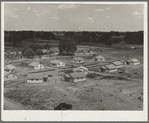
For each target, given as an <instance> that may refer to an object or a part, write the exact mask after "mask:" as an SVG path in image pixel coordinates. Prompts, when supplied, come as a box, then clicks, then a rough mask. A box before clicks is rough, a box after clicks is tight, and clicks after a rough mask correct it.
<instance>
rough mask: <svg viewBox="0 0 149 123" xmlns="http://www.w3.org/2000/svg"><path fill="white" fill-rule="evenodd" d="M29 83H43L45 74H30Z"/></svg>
mask: <svg viewBox="0 0 149 123" xmlns="http://www.w3.org/2000/svg"><path fill="white" fill-rule="evenodd" d="M27 83H43V74H42V73H35V74H28V76H27Z"/></svg>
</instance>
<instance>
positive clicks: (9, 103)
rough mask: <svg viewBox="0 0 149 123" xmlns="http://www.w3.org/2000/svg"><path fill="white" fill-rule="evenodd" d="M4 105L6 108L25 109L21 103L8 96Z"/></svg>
mask: <svg viewBox="0 0 149 123" xmlns="http://www.w3.org/2000/svg"><path fill="white" fill-rule="evenodd" d="M4 107H5V108H6V110H25V108H24V107H23V106H22V105H21V104H19V103H17V102H14V101H12V100H10V99H7V98H4Z"/></svg>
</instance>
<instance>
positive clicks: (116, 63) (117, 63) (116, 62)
mask: <svg viewBox="0 0 149 123" xmlns="http://www.w3.org/2000/svg"><path fill="white" fill-rule="evenodd" d="M112 63H113V64H114V65H115V66H117V65H123V63H122V62H120V61H115V62H112Z"/></svg>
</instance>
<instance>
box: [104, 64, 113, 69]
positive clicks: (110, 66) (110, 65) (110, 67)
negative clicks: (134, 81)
mask: <svg viewBox="0 0 149 123" xmlns="http://www.w3.org/2000/svg"><path fill="white" fill-rule="evenodd" d="M105 67H106V68H107V69H109V70H111V69H116V67H115V66H114V65H113V64H109V65H105Z"/></svg>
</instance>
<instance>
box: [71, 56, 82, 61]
mask: <svg viewBox="0 0 149 123" xmlns="http://www.w3.org/2000/svg"><path fill="white" fill-rule="evenodd" d="M73 59H74V60H76V61H79V60H84V58H81V57H73Z"/></svg>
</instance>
